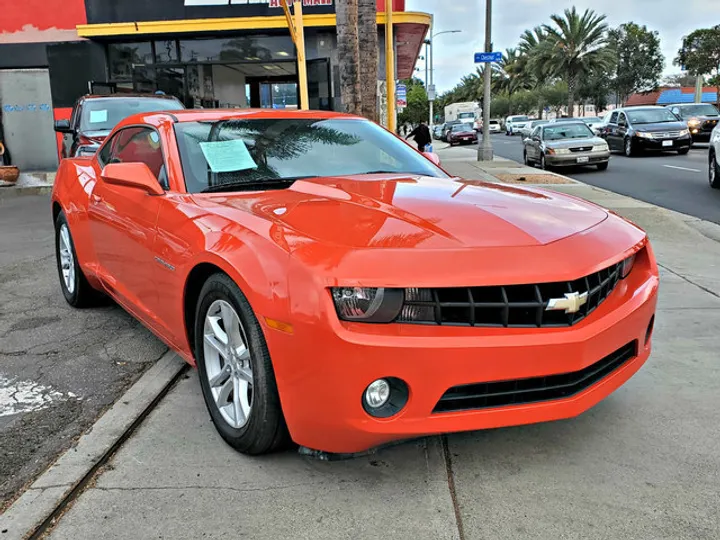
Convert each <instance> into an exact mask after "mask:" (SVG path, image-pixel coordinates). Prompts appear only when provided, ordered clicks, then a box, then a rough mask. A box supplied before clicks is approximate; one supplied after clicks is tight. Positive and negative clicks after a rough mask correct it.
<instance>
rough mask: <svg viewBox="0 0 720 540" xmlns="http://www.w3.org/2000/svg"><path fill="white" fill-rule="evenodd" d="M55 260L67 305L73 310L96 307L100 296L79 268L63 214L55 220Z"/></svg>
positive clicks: (68, 226) (73, 244) (68, 227)
mask: <svg viewBox="0 0 720 540" xmlns="http://www.w3.org/2000/svg"><path fill="white" fill-rule="evenodd" d="M55 258H56V260H57V269H58V276H59V278H60V289H61V290H62V293H63V296H64V297H65V300H67V303H68V304H70V305H71V306H72V307H74V308H84V307H91V306H94V305H97V304H98V303H99V300H100V299H101V298H102V294H101V293H100V292H99V291H96V290H95V289H93V288H92V286H91V285H90V283H88V280H87V278H86V277H85V274H84V273H83V271H82V268H80V263H79V262H78V258H77V253H76V252H75V242H74V241H73V238H72V234H70V225H69V224H68V221H67V218H66V217H65V212H60V214H59V215H58V217H57V219H56V220H55Z"/></svg>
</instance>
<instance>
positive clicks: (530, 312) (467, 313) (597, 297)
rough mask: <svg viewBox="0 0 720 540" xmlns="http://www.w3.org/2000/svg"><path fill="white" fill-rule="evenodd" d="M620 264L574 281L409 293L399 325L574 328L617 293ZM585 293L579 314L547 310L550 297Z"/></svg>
mask: <svg viewBox="0 0 720 540" xmlns="http://www.w3.org/2000/svg"><path fill="white" fill-rule="evenodd" d="M621 266H622V263H618V264H615V265H613V266H610V267H609V268H605V269H603V270H600V271H599V272H596V273H594V274H590V275H589V276H585V277H583V278H581V279H578V280H575V281H563V282H557V283H539V284H534V285H506V286H495V287H457V288H436V289H405V304H404V306H403V309H402V311H401V313H400V316H399V317H398V318H397V319H396V322H398V323H408V324H436V325H447V326H480V327H505V328H547V327H563V326H572V325H573V324H576V323H578V322H579V321H581V320H583V319H584V318H585V317H587V316H588V315H589V314H590V313H592V312H593V311H595V310H596V309H597V308H598V306H599V305H600V304H601V303H602V302H603V301H604V300H605V299H606V298H607V297H608V296H610V293H612V292H613V290H615V287H616V286H617V283H618V281H619V280H620V272H621ZM575 293H577V294H580V295H583V294H584V293H587V301H586V302H585V303H584V304H583V305H582V306H580V310H579V311H577V312H576V313H566V312H565V311H564V310H560V311H547V307H548V304H549V302H550V300H551V299H564V298H566V296H565V295H566V294H567V295H574V294H575Z"/></svg>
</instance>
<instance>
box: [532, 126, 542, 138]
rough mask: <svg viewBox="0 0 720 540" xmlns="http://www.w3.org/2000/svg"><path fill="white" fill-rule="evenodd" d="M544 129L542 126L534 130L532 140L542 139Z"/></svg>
mask: <svg viewBox="0 0 720 540" xmlns="http://www.w3.org/2000/svg"><path fill="white" fill-rule="evenodd" d="M541 130H542V128H541V127H540V126H537V127H536V128H535V129H533V130H532V133H531V134H530V137H531V138H532V139H536V138H538V139H539V138H540V131H541Z"/></svg>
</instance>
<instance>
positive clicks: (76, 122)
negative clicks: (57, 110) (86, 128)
mask: <svg viewBox="0 0 720 540" xmlns="http://www.w3.org/2000/svg"><path fill="white" fill-rule="evenodd" d="M82 104H83V102H82V100H78V102H77V103H76V104H75V108H74V109H73V113H72V118H71V119H70V127H71V128H73V129H75V130H77V129H79V127H80V113H81V111H82Z"/></svg>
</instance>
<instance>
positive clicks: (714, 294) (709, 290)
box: [658, 263, 720, 298]
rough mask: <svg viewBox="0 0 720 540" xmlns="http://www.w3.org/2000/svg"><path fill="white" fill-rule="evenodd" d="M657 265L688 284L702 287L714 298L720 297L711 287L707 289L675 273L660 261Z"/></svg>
mask: <svg viewBox="0 0 720 540" xmlns="http://www.w3.org/2000/svg"><path fill="white" fill-rule="evenodd" d="M658 266H659V267H660V268H662V269H663V270H667V271H668V272H670V273H671V274H673V275H675V276H677V277H679V278H680V279H683V280H685V281H687V282H688V283H689V284H690V285H695V286H696V287H697V288H698V289H702V290H703V291H705V292H706V293H708V294H712V295H713V296H714V297H715V298H720V294H718V293H716V292H715V291H713V290H712V289H708V288H707V287H704V286H702V285H700V284H699V283H695V282H694V281H693V280H692V279H689V278H687V277H685V276H683V275H682V274H678V273H677V272H676V271H675V270H673V269H672V268H669V267H667V266H665V265H663V264H660V263H658Z"/></svg>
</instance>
